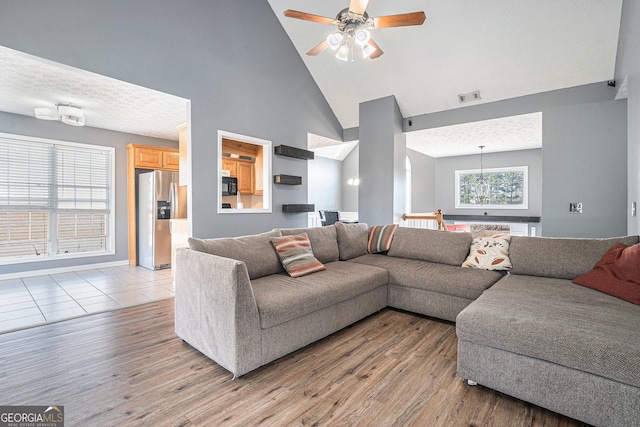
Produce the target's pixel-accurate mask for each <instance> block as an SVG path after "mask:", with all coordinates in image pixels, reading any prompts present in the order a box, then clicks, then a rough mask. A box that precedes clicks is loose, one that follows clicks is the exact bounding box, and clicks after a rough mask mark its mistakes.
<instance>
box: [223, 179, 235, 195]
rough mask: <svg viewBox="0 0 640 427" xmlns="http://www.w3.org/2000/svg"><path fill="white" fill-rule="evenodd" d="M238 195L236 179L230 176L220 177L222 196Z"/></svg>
mask: <svg viewBox="0 0 640 427" xmlns="http://www.w3.org/2000/svg"><path fill="white" fill-rule="evenodd" d="M237 194H238V178H234V177H232V176H223V177H222V195H223V196H235V195H237Z"/></svg>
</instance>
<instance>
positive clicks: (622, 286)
mask: <svg viewBox="0 0 640 427" xmlns="http://www.w3.org/2000/svg"><path fill="white" fill-rule="evenodd" d="M573 283H575V284H576V285H581V286H586V287H587V288H591V289H595V290H598V291H600V292H604V293H607V294H609V295H613V296H614V297H618V298H620V299H623V300H625V301H629V302H631V303H634V304H637V305H640V243H639V244H637V245H633V246H625V245H623V244H621V243H616V244H615V245H613V246H612V247H611V249H609V251H607V253H606V254H604V256H603V257H602V259H601V260H600V261H598V262H597V263H596V265H595V266H594V267H593V270H591V271H589V272H588V273H585V274H583V275H582V276H579V277H577V278H575V279H574V280H573Z"/></svg>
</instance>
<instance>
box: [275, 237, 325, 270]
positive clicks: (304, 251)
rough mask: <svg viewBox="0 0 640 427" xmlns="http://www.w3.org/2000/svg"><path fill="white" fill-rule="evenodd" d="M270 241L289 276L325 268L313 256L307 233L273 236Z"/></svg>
mask: <svg viewBox="0 0 640 427" xmlns="http://www.w3.org/2000/svg"><path fill="white" fill-rule="evenodd" d="M271 243H273V247H274V248H275V250H276V253H277V254H278V257H279V258H280V262H281V263H282V266H283V267H284V269H285V270H287V273H289V276H291V277H300V276H304V275H306V274H311V273H315V272H316V271H322V270H326V269H327V268H326V267H325V266H324V264H322V263H321V262H320V261H318V260H317V259H316V257H314V256H313V251H312V250H311V242H310V241H309V236H307V233H301V234H294V235H292V236H284V237H273V238H271Z"/></svg>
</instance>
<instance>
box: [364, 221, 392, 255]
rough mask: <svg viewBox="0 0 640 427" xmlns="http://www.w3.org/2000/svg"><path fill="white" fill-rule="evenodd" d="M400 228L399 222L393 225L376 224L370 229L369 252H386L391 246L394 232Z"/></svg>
mask: <svg viewBox="0 0 640 427" xmlns="http://www.w3.org/2000/svg"><path fill="white" fill-rule="evenodd" d="M396 228H398V224H391V225H374V226H373V227H371V228H370V229H369V240H368V243H367V252H369V253H370V254H376V253H378V252H386V251H388V250H389V248H390V247H391V241H392V240H393V234H394V233H395V231H396Z"/></svg>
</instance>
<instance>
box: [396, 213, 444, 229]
mask: <svg viewBox="0 0 640 427" xmlns="http://www.w3.org/2000/svg"><path fill="white" fill-rule="evenodd" d="M402 219H404V220H405V221H406V220H408V219H425V220H433V221H436V223H437V224H438V230H443V231H445V230H446V229H447V227H445V225H444V220H443V219H442V210H441V209H438V210H437V211H435V212H432V213H413V214H404V215H403V216H402Z"/></svg>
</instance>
